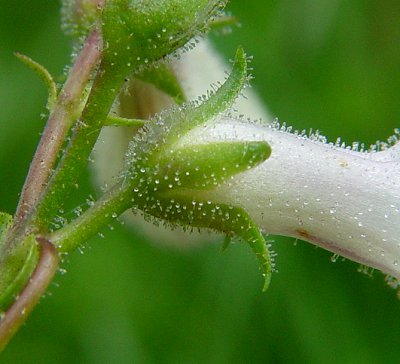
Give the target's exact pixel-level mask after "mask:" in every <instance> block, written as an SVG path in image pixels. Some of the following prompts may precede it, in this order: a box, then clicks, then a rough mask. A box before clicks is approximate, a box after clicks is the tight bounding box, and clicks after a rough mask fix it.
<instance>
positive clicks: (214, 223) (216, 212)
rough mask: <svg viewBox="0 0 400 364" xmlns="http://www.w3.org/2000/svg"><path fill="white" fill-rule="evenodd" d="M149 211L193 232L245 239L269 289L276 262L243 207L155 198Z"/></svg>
mask: <svg viewBox="0 0 400 364" xmlns="http://www.w3.org/2000/svg"><path fill="white" fill-rule="evenodd" d="M142 208H143V207H142ZM145 212H146V213H148V214H150V215H152V216H155V217H157V218H160V219H163V220H164V221H166V222H167V223H170V224H179V225H183V226H184V227H185V226H186V227H187V228H189V229H190V228H208V229H212V230H215V231H218V232H221V233H224V234H226V236H229V237H230V236H237V237H239V238H241V239H243V241H244V242H246V243H247V244H248V245H249V246H250V248H251V249H252V251H253V252H254V253H255V255H256V257H257V259H258V261H259V263H260V267H261V271H262V274H263V277H264V285H263V291H266V290H267V289H268V287H269V285H270V282H271V274H272V271H273V267H274V262H273V260H272V257H271V255H270V253H269V251H268V246H267V243H266V241H265V239H264V237H263V236H262V234H261V232H260V230H259V228H258V227H257V226H256V224H255V223H254V222H253V221H252V220H251V218H250V216H249V215H248V214H247V212H246V211H244V210H243V209H242V208H240V207H234V206H229V205H226V204H218V203H213V202H211V201H201V200H197V199H192V198H190V197H186V196H185V195H181V196H173V197H168V198H167V197H157V196H155V198H154V199H151V200H150V201H148V202H147V207H146V209H145ZM224 246H226V245H224Z"/></svg>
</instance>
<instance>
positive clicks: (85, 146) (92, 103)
mask: <svg viewBox="0 0 400 364" xmlns="http://www.w3.org/2000/svg"><path fill="white" fill-rule="evenodd" d="M118 76H119V75H114V74H113V72H111V71H110V68H108V69H107V68H106V66H104V64H103V62H102V63H101V64H100V66H99V70H98V72H97V74H96V77H95V79H94V81H93V85H92V89H91V92H90V95H89V97H88V100H87V103H86V106H85V108H84V110H83V112H82V115H81V118H80V120H79V121H78V122H77V123H76V124H75V125H74V129H73V133H72V136H71V139H70V141H69V143H68V146H67V147H66V151H65V152H64V154H63V156H62V158H61V160H60V162H59V163H58V165H57V169H56V171H55V172H54V174H53V175H52V177H51V179H50V181H49V183H48V185H47V186H46V189H45V190H44V192H43V197H42V199H41V200H40V201H39V202H38V206H37V209H36V211H35V212H34V215H33V216H32V223H33V224H34V225H35V226H41V227H42V228H43V229H45V228H46V227H47V225H48V224H49V223H50V222H51V220H52V219H53V218H54V216H55V215H56V213H57V211H58V210H59V209H60V207H61V206H63V203H64V200H65V199H66V197H67V196H68V195H69V194H70V193H71V190H72V188H73V187H74V186H75V187H76V186H77V178H78V176H79V174H80V173H81V172H82V171H83V170H84V168H85V167H86V165H87V161H88V158H89V156H90V153H91V152H92V149H93V147H94V144H95V143H96V141H97V138H98V136H99V134H100V131H101V128H102V126H103V123H104V120H105V119H106V118H107V115H108V113H109V111H110V109H111V106H112V104H113V102H114V100H115V98H116V96H117V94H118V92H119V90H120V87H121V85H122V83H123V82H124V77H123V76H120V77H118Z"/></svg>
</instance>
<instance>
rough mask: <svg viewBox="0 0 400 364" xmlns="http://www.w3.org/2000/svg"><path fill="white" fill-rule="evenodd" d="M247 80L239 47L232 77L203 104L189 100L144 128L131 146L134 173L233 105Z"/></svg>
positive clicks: (128, 165) (130, 168) (154, 161)
mask: <svg viewBox="0 0 400 364" xmlns="http://www.w3.org/2000/svg"><path fill="white" fill-rule="evenodd" d="M246 80H247V60H246V56H245V53H244V51H243V49H242V48H239V49H238V50H237V52H236V57H235V61H234V64H233V67H232V71H231V73H230V75H229V77H228V78H227V80H226V81H225V82H224V84H223V85H221V86H220V88H219V89H218V90H217V91H215V92H214V93H212V94H211V95H210V97H209V99H207V100H206V101H204V102H203V103H202V104H200V105H196V106H194V105H193V104H189V105H184V106H183V107H179V108H173V109H172V110H171V111H167V112H164V113H161V114H160V115H158V116H157V119H155V120H152V121H151V122H149V123H148V124H146V126H145V128H144V132H143V133H142V134H141V135H140V136H139V137H136V138H135V139H134V140H133V141H132V143H131V144H130V146H129V151H128V153H127V159H126V162H127V168H128V169H129V170H130V171H131V172H132V173H133V174H134V173H135V170H137V169H139V168H152V167H155V166H156V165H157V164H158V165H159V164H160V163H159V161H158V158H159V157H160V156H161V158H163V157H162V154H164V155H165V153H166V152H168V151H171V150H173V149H175V148H174V144H175V143H176V142H177V141H178V140H179V139H180V138H181V137H183V136H184V135H185V134H187V133H188V132H189V131H190V130H192V129H193V128H195V127H196V126H199V125H201V124H203V123H205V122H206V121H208V120H211V119H212V118H214V117H216V116H217V115H218V114H219V113H222V112H224V111H226V110H227V109H228V108H229V107H230V106H232V104H233V103H234V102H235V100H236V98H237V97H238V95H239V93H240V91H241V90H242V88H243V87H244V84H245V82H246ZM131 156H136V158H131ZM143 162H145V163H144V164H146V165H143Z"/></svg>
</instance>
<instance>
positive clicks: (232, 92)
mask: <svg viewBox="0 0 400 364" xmlns="http://www.w3.org/2000/svg"><path fill="white" fill-rule="evenodd" d="M247 79H248V77H247V58H246V54H245V52H244V50H243V48H242V47H238V49H237V50H236V55H235V60H234V63H233V67H232V71H231V73H230V74H229V77H228V78H227V80H226V81H225V82H224V83H223V84H222V85H221V86H220V87H219V88H218V90H217V91H215V93H212V94H211V96H210V97H209V98H208V99H207V100H206V101H204V102H203V103H202V104H201V105H199V106H198V107H196V108H194V109H193V110H192V111H191V113H190V116H191V120H193V121H192V122H191V123H190V128H193V127H194V126H197V125H200V124H202V123H204V122H206V121H207V120H210V119H212V118H213V117H215V116H217V115H218V114H220V113H222V112H224V111H226V110H228V109H229V108H230V107H231V106H232V105H233V103H234V102H235V100H236V99H237V97H238V96H239V94H240V92H241V91H242V90H243V88H244V86H245V84H246V82H247Z"/></svg>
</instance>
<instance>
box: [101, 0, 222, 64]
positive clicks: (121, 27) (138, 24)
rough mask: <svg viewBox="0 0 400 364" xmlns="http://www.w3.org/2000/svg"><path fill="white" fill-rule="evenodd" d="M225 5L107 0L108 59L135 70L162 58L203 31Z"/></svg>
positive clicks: (203, 0) (206, 0) (205, 0)
mask: <svg viewBox="0 0 400 364" xmlns="http://www.w3.org/2000/svg"><path fill="white" fill-rule="evenodd" d="M224 5H225V1H223V0H156V1H155V0H149V1H138V0H114V1H107V3H106V5H105V8H104V11H103V14H102V22H103V23H102V30H103V37H104V44H105V50H104V58H105V59H104V61H105V63H106V64H107V65H108V66H117V67H116V68H118V67H121V68H122V69H123V71H122V72H129V71H131V72H132V71H134V70H136V68H137V67H138V66H139V65H145V64H148V63H151V62H154V61H157V60H160V59H162V58H163V57H165V56H167V55H168V54H171V53H173V52H174V51H175V50H177V49H178V48H180V47H182V46H184V45H185V44H186V43H187V42H188V41H189V40H190V39H191V38H193V37H194V36H196V35H198V34H201V33H203V32H204V31H205V30H206V28H207V25H208V24H209V22H210V21H212V20H213V19H214V18H215V17H216V16H217V15H218V14H219V12H220V10H221V9H222V8H223V7H224ZM114 69H115V68H114Z"/></svg>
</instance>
